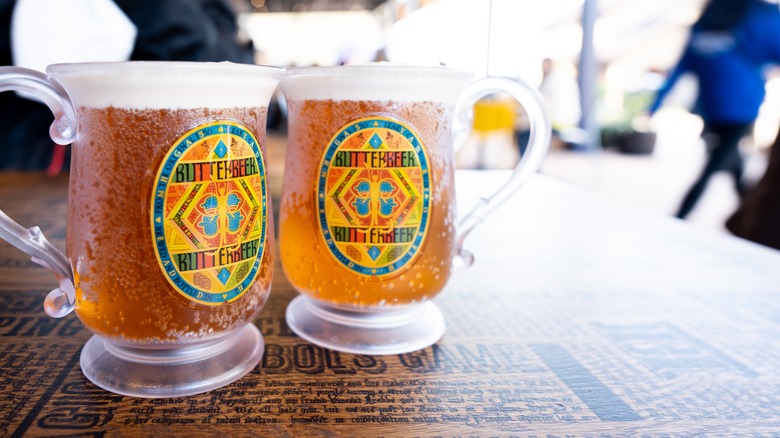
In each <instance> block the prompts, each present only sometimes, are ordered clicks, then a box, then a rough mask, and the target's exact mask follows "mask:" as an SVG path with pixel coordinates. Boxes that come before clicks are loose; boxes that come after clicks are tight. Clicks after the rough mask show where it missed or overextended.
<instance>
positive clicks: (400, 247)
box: [279, 63, 550, 354]
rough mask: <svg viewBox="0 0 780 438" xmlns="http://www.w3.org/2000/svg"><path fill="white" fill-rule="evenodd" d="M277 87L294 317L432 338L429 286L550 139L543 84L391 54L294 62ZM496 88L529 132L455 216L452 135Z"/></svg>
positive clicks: (332, 328)
mask: <svg viewBox="0 0 780 438" xmlns="http://www.w3.org/2000/svg"><path fill="white" fill-rule="evenodd" d="M281 87H282V90H283V92H284V95H285V98H286V100H287V107H288V117H289V121H288V123H289V124H288V127H289V129H288V150H287V156H286V160H285V175H284V181H283V189H282V192H283V196H282V202H281V212H280V220H279V222H280V224H279V226H280V229H279V231H280V235H279V239H280V242H279V245H280V253H281V261H282V267H283V269H284V272H285V274H286V275H287V278H288V279H289V280H290V282H291V283H292V285H293V286H294V287H295V289H296V290H297V291H298V292H300V295H299V296H297V297H296V298H294V299H293V301H292V302H291V303H290V304H289V305H288V307H287V312H286V319H287V323H288V325H289V326H290V328H291V329H292V330H293V331H294V332H295V333H297V334H298V335H300V336H301V337H303V338H304V339H306V340H308V341H310V342H312V343H314V344H317V345H319V346H322V347H326V348H331V349H335V350H339V351H344V352H350V353H356V354H398V353H405V352H409V351H414V350H418V349H421V348H424V347H427V346H429V345H431V344H433V343H434V342H436V341H437V340H438V339H439V338H440V337H441V336H442V334H443V333H444V331H445V322H444V318H443V315H442V314H441V312H440V311H439V309H438V308H437V307H436V306H435V304H433V303H432V302H431V301H430V300H431V298H433V297H434V296H436V295H437V294H438V293H439V292H440V291H441V290H442V289H443V288H444V287H445V285H446V284H447V281H448V280H449V278H450V273H451V269H452V265H453V262H456V261H460V262H462V263H464V264H465V265H470V264H471V262H472V261H473V257H472V255H471V254H470V253H468V251H466V250H465V249H463V241H464V239H465V237H466V236H467V235H468V233H469V232H470V231H471V230H472V229H473V228H474V227H475V226H476V225H477V224H479V223H480V222H482V220H483V219H484V217H485V216H486V215H487V214H489V213H490V212H491V211H493V209H494V208H496V207H497V206H498V205H499V204H501V203H503V202H504V201H505V200H506V199H507V198H508V197H509V196H510V195H512V194H513V193H514V192H515V191H516V190H517V189H518V188H519V187H520V185H522V184H523V183H524V182H525V181H526V180H527V179H528V178H529V177H530V176H531V175H532V174H533V173H534V172H535V171H536V170H537V168H538V167H539V165H540V163H541V161H542V159H543V157H544V156H545V155H546V152H547V149H548V148H549V143H550V124H549V122H548V121H547V117H546V115H545V113H544V111H543V109H542V108H543V106H542V103H541V98H540V96H539V94H538V92H537V91H536V90H535V89H533V88H532V87H530V86H528V85H527V84H525V83H524V82H522V81H519V80H513V79H509V78H504V77H486V78H483V79H480V80H478V81H474V82H472V75H471V74H470V73H468V72H465V71H460V70H456V69H450V68H443V67H415V66H399V65H393V64H385V63H375V64H367V65H353V66H341V67H311V68H297V69H291V70H288V71H287V74H286V75H285V77H284V78H283V79H282V84H281ZM496 92H505V93H508V94H509V95H511V96H512V97H513V98H515V99H517V100H518V101H519V103H520V104H521V105H522V106H523V107H524V109H525V111H526V112H527V114H528V116H529V122H530V131H531V134H530V143H529V146H528V148H527V150H526V151H525V154H524V155H523V157H522V159H521V160H520V161H519V163H518V164H517V167H516V168H515V169H514V171H513V173H512V177H511V178H510V180H509V181H508V182H507V183H506V184H505V185H504V186H502V188H500V189H499V190H498V191H497V192H496V193H495V194H494V195H492V196H491V197H490V198H487V199H483V201H482V203H481V204H480V205H478V206H477V207H476V208H475V209H474V210H472V211H471V213H469V214H468V215H467V216H466V217H464V218H463V219H462V220H461V221H460V223H458V219H457V217H456V207H455V164H454V161H455V159H454V152H453V150H454V149H453V143H457V141H455V138H456V134H458V133H460V135H459V136H458V139H461V138H464V135H462V133H463V131H464V129H465V128H464V127H467V126H469V125H470V123H469V122H468V113H469V110H470V109H471V108H472V106H473V104H474V103H475V102H477V101H478V100H479V99H482V98H484V97H486V96H488V95H491V94H493V93H496ZM458 141H460V140H458Z"/></svg>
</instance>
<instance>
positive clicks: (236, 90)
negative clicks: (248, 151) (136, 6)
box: [46, 61, 284, 109]
mask: <svg viewBox="0 0 780 438" xmlns="http://www.w3.org/2000/svg"><path fill="white" fill-rule="evenodd" d="M46 71H47V72H48V73H49V74H50V75H51V76H53V77H54V78H55V79H57V80H58V81H59V82H60V83H62V85H63V86H64V87H65V90H67V92H68V94H69V96H70V98H71V100H72V101H73V104H74V105H75V106H77V107H78V106H85V107H90V108H106V107H109V106H113V107H117V108H135V109H161V108H171V109H191V108H203V107H210V108H232V107H261V106H268V102H269V100H270V99H271V96H272V95H273V92H274V89H275V88H276V86H277V84H278V83H279V80H280V79H281V77H282V76H283V75H284V69H282V68H280V67H269V66H258V65H246V64H234V63H230V62H219V63H211V62H164V61H160V62H158V61H133V62H105V63H103V62H98V63H83V64H55V65H50V66H49V67H48V68H47V69H46Z"/></svg>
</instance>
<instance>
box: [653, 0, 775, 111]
mask: <svg viewBox="0 0 780 438" xmlns="http://www.w3.org/2000/svg"><path fill="white" fill-rule="evenodd" d="M750 1H751V3H752V4H751V6H750V8H749V9H748V11H747V14H746V15H745V18H744V19H743V20H742V21H741V23H740V24H738V25H737V27H736V28H734V29H733V30H732V31H730V32H706V31H703V30H701V29H698V28H697V26H696V25H694V27H693V29H692V30H691V35H690V37H689V39H688V43H687V44H686V48H685V52H684V53H683V55H682V57H681V58H680V61H679V62H678V64H677V65H676V66H675V68H674V69H673V70H672V72H671V73H670V75H669V78H668V79H667V80H666V82H665V84H664V85H663V86H662V87H661V89H660V90H659V91H658V95H657V96H656V100H655V102H654V103H653V105H652V106H651V107H650V112H651V113H652V112H655V110H657V109H658V108H659V107H660V105H661V102H662V101H663V99H664V97H665V96H666V94H667V93H668V92H669V91H670V90H671V88H672V87H673V86H674V83H675V82H676V81H677V79H679V78H680V76H682V75H683V74H684V73H688V72H691V73H693V74H695V75H696V77H697V78H698V82H699V97H698V102H697V108H696V111H697V112H698V113H699V114H700V115H701V116H702V119H704V121H705V123H750V122H753V121H754V120H755V119H756V117H757V116H758V109H759V107H760V106H761V103H762V102H763V101H764V95H765V89H764V83H765V78H764V69H765V68H766V67H767V65H769V64H772V63H780V8H778V5H777V4H770V3H767V2H764V1H761V0H750Z"/></svg>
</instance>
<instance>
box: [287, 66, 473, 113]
mask: <svg viewBox="0 0 780 438" xmlns="http://www.w3.org/2000/svg"><path fill="white" fill-rule="evenodd" d="M472 76H473V75H472V74H471V73H470V72H467V71H463V70H456V69H451V68H445V67H414V66H406V65H398V64H390V63H373V64H365V65H345V66H339V67H304V68H295V69H291V70H288V71H287V75H285V77H284V79H282V91H283V92H284V96H285V98H286V99H288V100H354V101H357V100H369V101H383V102H384V101H396V102H424V101H429V102H442V103H445V104H454V103H455V102H456V101H457V99H458V97H459V95H460V93H461V91H463V89H464V88H465V87H466V85H468V83H469V81H471V79H472Z"/></svg>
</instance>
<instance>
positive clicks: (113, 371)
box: [81, 324, 265, 398]
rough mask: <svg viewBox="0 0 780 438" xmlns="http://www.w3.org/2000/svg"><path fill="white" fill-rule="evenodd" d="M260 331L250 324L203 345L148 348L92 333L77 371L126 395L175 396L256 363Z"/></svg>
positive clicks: (218, 383)
mask: <svg viewBox="0 0 780 438" xmlns="http://www.w3.org/2000/svg"><path fill="white" fill-rule="evenodd" d="M264 345H265V344H264V342H263V336H262V335H261V334H260V331H259V330H258V329H257V327H255V325H254V324H247V325H246V326H245V327H244V328H242V329H240V330H238V331H237V332H235V333H232V334H231V335H229V336H227V337H224V338H222V339H219V340H215V341H209V342H205V343H203V344H198V345H193V346H186V347H179V348H168V349H148V348H137V347H127V346H122V345H118V344H116V343H113V342H111V341H109V340H106V339H104V338H101V337H100V336H97V335H95V336H92V338H90V339H89V341H87V343H86V345H84V349H83V350H82V351H81V370H82V371H83V372H84V375H85V376H86V377H87V379H89V380H90V381H91V382H92V383H94V384H95V385H97V386H99V387H101V388H103V389H105V390H107V391H111V392H113V393H116V394H121V395H127V396H131V397H146V398H160V397H181V396H186V395H193V394H200V393H202V392H206V391H210V390H212V389H216V388H219V387H222V386H225V385H227V384H229V383H232V382H234V381H236V380H238V379H240V378H241V377H243V376H244V375H246V374H247V373H249V372H250V371H252V369H254V367H255V366H256V365H257V364H258V363H259V362H260V359H261V358H262V357H263V351H264Z"/></svg>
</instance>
